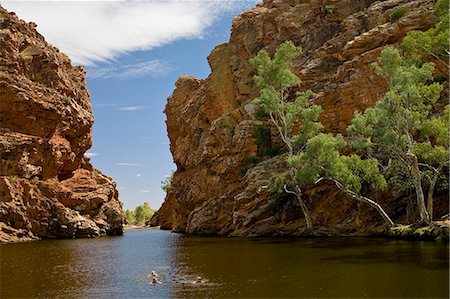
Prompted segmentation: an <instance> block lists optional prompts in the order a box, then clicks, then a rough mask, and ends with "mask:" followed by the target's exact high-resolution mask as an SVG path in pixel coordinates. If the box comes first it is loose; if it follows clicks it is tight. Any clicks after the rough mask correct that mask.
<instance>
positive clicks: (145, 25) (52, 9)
mask: <svg viewBox="0 0 450 299" xmlns="http://www.w3.org/2000/svg"><path fill="white" fill-rule="evenodd" d="M256 2H257V1H255V0H245V1H238V0H222V1H217V0H216V1H207V0H197V1H181V0H166V1H138V0H127V1H82V2H79V1H15V0H14V1H12V0H6V1H5V0H4V1H2V6H3V7H5V8H6V9H8V10H10V11H14V12H15V13H16V14H17V15H18V16H19V17H21V18H23V19H24V20H26V21H28V22H29V21H33V22H35V23H36V24H37V25H38V27H37V29H38V31H39V32H40V33H41V34H42V35H44V36H45V38H46V40H47V41H49V42H50V43H52V44H54V45H55V46H56V47H58V48H59V49H60V50H61V51H63V52H64V53H67V54H68V55H69V56H70V57H71V58H72V60H73V62H74V63H75V64H84V65H94V64H95V63H96V62H101V61H111V60H113V59H114V58H116V57H118V56H119V55H120V54H123V53H126V52H130V51H136V50H149V49H151V48H154V47H159V46H162V45H166V44H168V43H171V42H173V41H176V40H179V39H191V38H201V37H202V36H204V34H205V32H206V30H207V28H208V27H209V26H211V25H212V24H213V23H214V21H215V20H216V19H217V18H219V17H220V15H221V14H223V13H224V12H226V11H230V10H237V9H239V8H242V7H243V6H247V7H248V6H249V5H252V4H254V3H256Z"/></svg>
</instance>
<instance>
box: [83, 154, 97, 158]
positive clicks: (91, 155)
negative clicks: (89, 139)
mask: <svg viewBox="0 0 450 299" xmlns="http://www.w3.org/2000/svg"><path fill="white" fill-rule="evenodd" d="M84 155H85V156H86V157H88V158H92V157H96V156H98V155H100V154H99V153H84Z"/></svg>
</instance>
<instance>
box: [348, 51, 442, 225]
mask: <svg viewBox="0 0 450 299" xmlns="http://www.w3.org/2000/svg"><path fill="white" fill-rule="evenodd" d="M374 68H375V70H376V71H377V73H378V74H380V75H382V76H385V77H386V78H387V79H388V80H389V90H388V91H387V92H386V94H385V95H384V97H383V98H382V99H381V100H379V101H378V102H377V103H376V105H375V107H373V108H368V109H366V110H365V112H364V113H363V114H361V113H357V114H356V115H355V118H354V119H353V121H352V124H351V125H350V127H349V128H348V132H349V134H350V136H352V138H353V141H354V142H353V145H354V146H355V148H357V149H359V150H361V151H362V152H364V153H365V154H367V155H369V156H372V157H373V156H375V155H378V156H377V157H379V158H380V157H384V158H385V159H387V160H392V159H395V160H397V161H398V162H400V164H401V165H402V166H403V167H404V169H406V170H407V172H408V174H409V179H410V180H411V182H412V184H413V186H414V189H415V192H416V198H417V205H418V208H419V214H420V218H421V221H422V222H425V223H430V222H431V218H430V215H429V212H428V211H427V208H426V205H425V197H424V192H423V186H422V176H423V175H422V173H421V168H420V166H421V164H426V160H430V161H432V160H436V159H437V161H439V162H440V163H444V162H445V161H444V160H448V155H447V156H446V158H443V157H444V155H443V154H442V152H443V151H446V150H447V151H448V143H447V149H446V150H445V142H448V141H443V142H444V146H440V145H439V144H433V143H432V141H431V139H432V138H437V136H436V135H439V134H442V135H445V132H444V133H442V130H441V129H436V128H437V127H438V128H441V125H442V120H441V119H440V118H433V117H431V116H432V107H433V105H434V104H435V103H436V102H437V101H438V99H439V97H440V92H441V90H442V86H441V85H440V84H439V83H437V82H432V79H433V70H434V66H433V64H431V63H421V64H417V63H414V62H411V61H409V60H408V59H404V58H403V57H402V55H401V54H400V52H399V50H398V49H396V48H394V47H387V48H385V49H384V50H383V51H382V53H381V57H380V59H379V62H378V63H376V64H374ZM430 117H431V118H430ZM444 127H445V126H444ZM444 131H445V129H444ZM447 132H448V131H447ZM421 136H423V137H425V138H424V139H423V138H422V139H421ZM446 138H447V139H448V134H447V136H446V137H442V139H446ZM425 148H428V149H429V150H433V154H431V156H432V157H430V159H428V158H426V159H425V158H424V159H422V160H420V159H419V158H420V157H425V155H424V154H425V153H424V149H425ZM380 160H381V158H380ZM381 162H383V161H381Z"/></svg>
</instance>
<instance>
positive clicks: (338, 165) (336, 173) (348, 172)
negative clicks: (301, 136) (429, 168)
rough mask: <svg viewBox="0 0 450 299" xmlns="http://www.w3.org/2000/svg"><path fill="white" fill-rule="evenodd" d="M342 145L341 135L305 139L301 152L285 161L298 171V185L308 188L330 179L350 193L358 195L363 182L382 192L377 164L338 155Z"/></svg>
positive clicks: (355, 156)
mask: <svg viewBox="0 0 450 299" xmlns="http://www.w3.org/2000/svg"><path fill="white" fill-rule="evenodd" d="M345 145H346V143H345V141H344V139H343V138H342V137H341V136H337V137H334V136H333V135H331V134H323V133H321V134H319V135H317V136H315V137H313V138H311V139H309V140H308V142H307V144H306V148H305V151H304V152H302V153H301V154H299V155H296V156H293V157H292V158H291V159H290V160H289V163H290V164H291V165H294V166H295V167H296V168H297V169H298V172H297V180H298V182H299V183H301V184H304V185H310V184H313V183H314V182H315V181H316V180H317V179H319V178H320V177H330V178H333V179H335V180H337V181H338V182H340V183H342V184H343V185H344V186H345V187H346V188H347V189H349V190H352V191H354V192H360V191H361V187H362V184H363V183H364V182H367V183H369V184H370V185H371V187H372V188H374V189H384V188H385V187H386V181H385V179H384V177H383V176H382V175H381V174H380V172H379V168H378V162H377V161H376V160H375V159H361V157H359V156H358V155H356V154H353V155H351V156H346V155H342V154H341V153H340V151H341V150H342V149H343V148H344V147H345Z"/></svg>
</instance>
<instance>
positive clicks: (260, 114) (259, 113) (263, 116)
mask: <svg viewBox="0 0 450 299" xmlns="http://www.w3.org/2000/svg"><path fill="white" fill-rule="evenodd" d="M255 117H256V119H257V120H267V119H269V117H270V116H269V113H267V112H266V111H265V110H264V109H263V108H261V107H258V110H256V112H255Z"/></svg>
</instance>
